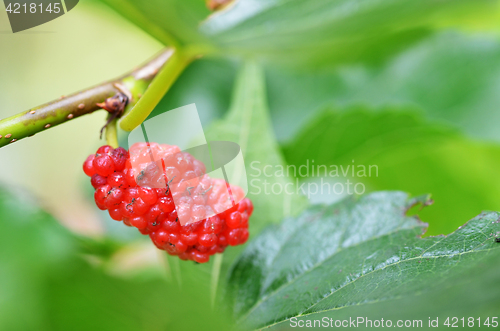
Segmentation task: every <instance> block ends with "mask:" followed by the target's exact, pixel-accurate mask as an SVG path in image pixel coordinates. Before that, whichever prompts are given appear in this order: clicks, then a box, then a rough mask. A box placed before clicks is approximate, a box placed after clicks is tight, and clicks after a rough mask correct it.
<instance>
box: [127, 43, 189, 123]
mask: <svg viewBox="0 0 500 331" xmlns="http://www.w3.org/2000/svg"><path fill="white" fill-rule="evenodd" d="M193 58H194V57H193V56H191V55H186V53H185V52H181V51H179V50H175V51H174V50H172V56H171V57H170V60H169V61H168V62H167V63H165V65H164V66H163V67H162V68H161V70H160V72H159V73H158V75H156V77H155V78H154V79H153V81H152V82H151V84H149V87H148V89H147V90H146V93H145V94H144V95H143V96H142V97H141V98H140V99H139V101H138V102H137V104H135V105H134V106H133V107H131V108H132V109H130V110H128V111H127V110H126V111H125V114H124V115H123V116H122V117H121V118H120V120H119V124H120V128H121V129H123V130H125V131H132V130H133V129H135V128H136V127H138V126H139V125H140V124H141V123H142V122H144V121H145V120H146V118H147V117H148V116H149V114H151V112H152V111H153V109H154V108H155V107H156V105H157V104H158V103H159V102H160V100H161V99H162V98H163V96H164V95H165V93H167V91H168V90H169V89H170V87H171V86H172V84H173V83H174V82H175V81H176V80H177V77H179V75H180V74H181V73H182V71H183V70H184V69H185V68H186V67H187V65H188V64H189V63H191V61H192V60H193Z"/></svg>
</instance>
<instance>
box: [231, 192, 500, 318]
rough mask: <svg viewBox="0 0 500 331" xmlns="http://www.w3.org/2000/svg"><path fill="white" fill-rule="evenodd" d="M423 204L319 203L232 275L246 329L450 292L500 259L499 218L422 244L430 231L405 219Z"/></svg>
mask: <svg viewBox="0 0 500 331" xmlns="http://www.w3.org/2000/svg"><path fill="white" fill-rule="evenodd" d="M419 201H420V202H421V201H422V199H416V200H409V199H408V197H407V195H406V194H404V193H401V192H377V193H372V194H369V195H366V196H362V197H361V198H359V199H355V198H352V197H350V198H347V199H345V200H343V201H341V202H338V203H336V204H333V205H330V206H325V205H315V206H312V207H311V208H309V209H308V210H307V211H305V212H304V213H303V214H302V215H300V216H299V217H297V218H289V219H287V220H285V221H284V222H283V223H282V224H281V225H274V226H271V227H269V228H268V229H266V230H265V231H264V232H263V233H262V234H261V235H260V236H259V237H258V238H256V239H255V240H254V241H253V242H252V243H251V244H250V245H249V246H248V247H247V249H246V250H245V251H244V253H243V254H242V256H241V258H240V259H239V260H238V261H237V263H236V264H235V266H234V268H233V269H232V271H231V273H230V278H229V289H230V291H229V295H228V296H229V299H230V301H231V303H232V307H233V311H234V314H235V316H236V317H237V318H238V322H239V323H244V324H245V325H246V326H247V327H249V328H263V327H266V326H272V325H278V326H284V325H286V324H285V323H287V321H288V320H289V319H290V318H293V317H301V318H309V319H315V318H316V317H318V316H323V315H325V314H327V315H328V316H331V317H333V318H335V317H336V314H337V312H338V311H342V310H344V309H345V310H346V311H347V313H348V310H349V309H351V308H353V307H354V308H355V307H359V306H361V305H363V306H365V307H367V309H370V307H375V308H374V309H376V307H377V305H380V304H383V303H384V302H386V301H389V300H392V299H397V298H407V297H411V296H414V295H415V294H418V293H422V295H426V293H427V292H428V291H430V290H431V289H435V288H436V287H437V288H440V287H441V288H446V287H447V286H450V285H451V284H450V281H451V280H453V281H455V282H456V281H457V279H459V278H458V277H459V276H460V275H461V274H463V273H468V272H471V271H473V270H474V268H476V267H477V266H478V265H479V264H480V263H481V262H486V261H491V260H490V258H491V257H492V256H495V257H496V258H497V259H496V261H498V257H499V254H500V244H498V243H496V242H495V235H498V234H500V223H499V221H498V219H499V216H500V214H499V213H496V212H486V213H483V214H481V215H479V216H478V217H476V218H474V219H473V220H471V221H469V222H468V223H467V224H465V225H464V226H462V227H461V228H459V229H458V230H457V231H455V232H454V233H452V234H450V235H448V236H439V237H427V238H424V239H422V238H420V235H421V234H422V233H423V232H424V231H425V228H426V224H424V223H422V222H420V221H419V219H418V218H417V217H416V216H406V215H405V214H406V212H407V210H408V208H410V207H411V206H413V205H414V204H415V203H416V202H419ZM446 301H448V300H446ZM495 302H496V304H497V305H498V303H500V299H499V298H498V297H497V298H496V300H495ZM427 304H428V305H431V306H432V305H433V302H427ZM434 307H435V308H438V307H436V306H435V305H434ZM439 308H442V307H441V306H439ZM343 316H346V315H343ZM349 316H353V315H349ZM481 316H484V315H483V314H481Z"/></svg>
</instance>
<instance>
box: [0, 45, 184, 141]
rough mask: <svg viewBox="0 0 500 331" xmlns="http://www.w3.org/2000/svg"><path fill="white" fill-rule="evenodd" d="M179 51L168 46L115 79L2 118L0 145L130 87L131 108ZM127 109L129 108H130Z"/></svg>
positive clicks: (88, 110)
mask: <svg viewBox="0 0 500 331" xmlns="http://www.w3.org/2000/svg"><path fill="white" fill-rule="evenodd" d="M175 53H176V51H175V50H174V49H173V48H166V49H165V50H163V51H162V52H161V53H160V54H158V55H157V56H156V57H154V58H153V59H152V60H150V61H149V62H147V63H146V64H144V65H143V66H141V67H139V68H138V69H136V70H134V71H132V72H131V73H128V74H126V75H124V76H122V77H119V78H117V79H115V80H112V81H109V82H105V83H103V84H100V85H97V86H94V87H91V88H89V89H86V90H83V91H80V92H77V93H75V94H72V95H69V96H62V97H61V98H59V99H58V100H54V101H51V102H48V103H46V104H43V105H41V106H38V107H35V108H32V109H29V110H27V111H24V112H22V113H19V114H17V115H14V116H11V117H9V118H6V119H3V120H1V121H0V147H3V146H5V145H8V144H11V143H14V142H16V141H18V140H20V139H23V138H26V137H29V136H32V135H34V134H36V133H38V132H41V131H44V130H48V129H50V128H52V127H54V126H56V125H59V124H61V123H64V122H67V121H70V120H72V119H75V118H77V117H79V116H82V115H85V114H90V113H92V112H94V111H96V110H98V109H100V107H99V106H97V103H101V102H104V101H105V100H106V99H107V98H109V97H112V96H114V95H115V94H117V93H119V92H122V91H123V89H125V90H127V92H129V94H130V95H132V100H129V105H128V106H127V108H128V109H130V108H132V107H133V106H134V105H135V104H136V103H137V101H138V99H139V98H140V97H141V96H142V94H144V92H145V90H146V89H147V87H148V86H149V85H150V83H151V82H152V81H153V79H154V77H155V76H156V75H157V74H158V72H159V71H160V69H161V68H162V67H163V66H164V65H165V64H167V63H169V62H170V61H171V59H172V58H174V59H175V57H173V55H174V54H175ZM126 111H127V109H126Z"/></svg>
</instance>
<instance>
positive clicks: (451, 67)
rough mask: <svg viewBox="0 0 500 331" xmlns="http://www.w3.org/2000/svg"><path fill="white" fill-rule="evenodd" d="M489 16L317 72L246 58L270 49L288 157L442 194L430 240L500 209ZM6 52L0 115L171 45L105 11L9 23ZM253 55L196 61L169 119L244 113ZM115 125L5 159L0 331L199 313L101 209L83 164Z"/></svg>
mask: <svg viewBox="0 0 500 331" xmlns="http://www.w3.org/2000/svg"><path fill="white" fill-rule="evenodd" d="M111 2H112V1H111ZM201 2H202V1H199V3H201ZM190 3H191V2H190ZM487 3H488V4H487V6H486V7H485V8H481V9H480V10H478V11H474V10H472V11H471V10H468V9H467V7H465V9H463V8H462V9H459V10H457V11H456V12H453V14H452V15H442V16H439V15H437V14H435V13H434V14H433V16H432V17H433V18H435V20H433V21H432V23H430V24H429V25H426V26H425V27H422V26H417V27H416V28H414V29H411V30H409V32H404V33H401V34H396V35H395V36H394V37H393V38H389V39H384V40H382V41H380V40H377V39H376V38H373V39H374V40H375V41H376V43H374V44H370V43H369V42H367V43H366V44H365V46H364V47H360V46H359V45H357V44H355V43H353V45H351V46H350V45H349V43H347V44H346V43H341V42H338V46H339V47H338V48H337V49H336V50H337V51H336V52H331V53H327V54H324V56H322V57H318V56H317V55H315V57H314V59H313V60H312V62H310V63H306V64H303V63H302V62H303V61H302V60H303V59H302V57H301V56H298V59H294V56H295V55H301V54H302V53H301V51H300V49H299V50H297V49H294V48H293V47H292V48H291V50H290V54H291V55H290V56H286V55H285V56H284V55H282V54H281V55H280V54H279V52H278V54H275V53H272V52H271V51H269V48H266V47H267V45H266V44H265V43H258V42H256V43H255V44H252V43H251V42H249V43H248V45H247V46H244V47H242V51H241V54H243V55H245V56H246V55H248V54H247V53H249V52H251V51H249V50H251V49H252V48H255V49H257V50H260V51H261V54H260V55H259V56H258V57H259V59H260V60H261V61H262V63H263V65H264V69H265V74H266V84H267V98H268V105H269V107H268V108H269V116H270V118H271V120H272V127H273V132H274V135H275V136H276V139H277V142H278V143H279V147H280V150H281V153H282V156H283V158H284V160H285V161H286V162H287V163H288V164H292V165H296V166H300V165H302V164H305V163H306V162H307V160H315V163H316V164H325V165H331V164H336V165H348V164H351V163H352V160H354V161H355V164H365V165H373V164H374V165H377V166H378V168H379V176H378V177H372V178H354V179H353V180H355V181H361V182H363V183H364V184H365V185H366V187H367V189H368V191H375V190H402V191H406V192H409V193H410V194H411V195H414V196H416V195H420V194H425V193H431V194H432V196H433V198H434V200H435V205H434V206H432V207H429V208H425V209H424V210H422V211H421V212H419V215H420V217H421V218H422V220H424V221H425V222H428V223H429V224H430V227H429V231H428V234H429V235H437V234H446V233H449V232H451V231H453V230H454V229H455V228H457V227H458V226H459V225H461V224H463V223H465V222H466V221H467V220H469V219H470V218H472V217H474V216H475V215H477V214H479V213H480V212H481V211H482V210H500V171H498V169H499V165H500V130H498V127H499V125H500V111H499V105H500V92H499V91H500V35H499V32H500V5H499V3H498V2H497V1H490V2H487ZM196 6H197V8H198V7H199V5H196ZM396 23H397V24H400V25H399V26H398V25H397V24H396V26H395V27H394V30H398V29H399V28H401V29H402V30H403V28H404V27H405V24H406V23H405V22H404V21H399V22H396ZM356 24H358V25H359V29H362V28H363V24H364V23H363V24H362V23H359V22H357V21H356V22H354V23H353V26H354V30H356ZM405 31H406V30H405ZM323 33H324V36H325V38H326V39H328V36H329V33H330V32H329V31H328V30H325V31H324V32H323ZM299 35H300V34H299ZM367 40H368V41H370V40H371V39H370V38H367ZM271 41H272V39H271ZM297 43H301V40H297ZM0 45H1V46H0V47H1V51H0V118H5V117H8V116H11V115H14V114H15V113H18V112H20V111H23V110H26V109H29V108H31V107H33V106H36V105H39V104H42V103H45V102H47V101H50V100H53V99H57V98H58V97H59V96H61V95H65V94H70V93H73V92H75V91H78V90H81V89H84V88H86V87H89V86H92V85H95V84H97V83H99V82H102V81H105V80H108V79H112V78H114V77H117V76H119V75H121V74H123V73H124V72H127V71H129V70H130V69H132V68H134V67H135V66H137V65H139V64H141V63H142V62H144V61H146V60H147V59H148V58H150V57H152V56H153V55H154V54H155V53H157V52H158V51H160V50H161V49H162V47H163V45H162V44H161V43H160V42H159V41H158V40H156V39H155V38H153V37H152V36H150V35H149V34H148V33H146V32H144V31H143V30H141V29H140V28H138V27H137V26H136V25H134V24H133V23H131V22H130V21H129V20H127V19H125V18H124V17H123V16H121V15H119V14H118V13H117V12H116V11H115V10H113V9H111V7H108V5H107V4H105V3H103V2H99V1H94V0H84V1H81V2H80V3H79V4H78V6H77V7H76V8H75V9H74V10H72V11H71V12H70V13H68V14H67V15H63V16H62V17H60V18H58V19H56V20H54V21H51V22H48V23H46V24H44V25H41V26H39V27H36V28H33V29H30V30H27V31H24V32H20V33H16V34H12V33H11V30H10V26H9V23H8V19H7V14H6V13H5V11H3V10H0ZM335 45H336V44H335V43H333V44H332V46H331V47H335ZM259 47H260V48H259ZM284 53H286V49H284ZM241 54H238V53H237V52H236V53H231V54H230V55H229V56H222V57H221V56H213V57H210V56H209V57H207V58H205V59H201V60H199V61H197V62H195V63H193V64H192V65H191V66H190V67H189V68H188V69H187V70H186V71H185V72H184V73H183V74H182V76H181V77H180V78H179V80H178V82H176V83H175V85H174V86H173V88H172V90H171V91H170V92H169V93H168V95H167V96H166V97H165V98H164V99H163V100H162V102H161V103H160V105H159V107H158V109H157V110H155V111H156V112H161V111H164V110H168V109H173V108H176V107H180V106H184V105H187V104H190V103H196V105H197V108H198V111H199V113H200V117H201V120H202V124H203V126H204V128H206V129H207V130H208V129H209V128H210V126H211V124H212V123H213V122H214V121H216V120H218V119H221V118H223V116H224V114H225V113H226V112H227V110H228V109H229V107H230V102H231V94H232V91H233V84H234V80H235V75H236V72H237V68H238V67H239V64H240V62H239V57H238V55H241ZM304 54H306V53H304ZM307 54H308V53H307ZM292 55H293V56H292ZM280 56H281V57H282V58H280ZM276 58H278V60H276ZM294 61H295V62H294ZM295 63H300V65H295ZM104 121H105V113H104V112H96V113H94V114H91V115H87V116H84V117H82V118H79V119H78V120H75V121H70V122H68V123H67V124H65V125H61V126H58V127H55V128H53V129H51V130H48V131H46V132H42V133H39V134H37V135H36V136H35V137H33V138H28V139H24V140H22V141H19V142H16V143H15V144H12V145H8V146H6V147H4V148H2V149H1V150H0V182H1V185H2V187H3V188H2V193H1V194H0V197H1V199H0V200H1V202H0V220H1V224H0V228H1V230H2V234H0V238H1V239H0V249H1V250H2V253H1V254H0V265H2V267H1V269H0V329H4V330H28V329H37V330H41V329H68V328H69V327H71V329H73V330H77V329H82V330H83V329H88V328H89V327H92V328H96V329H103V330H111V329H114V328H115V327H117V326H119V327H120V328H121V329H122V330H138V329H144V330H145V329H147V330H156V329H163V327H164V326H165V325H170V326H173V325H176V324H175V323H179V321H178V320H176V319H175V315H178V314H181V315H182V314H184V313H186V312H184V311H182V312H181V313H179V312H178V311H177V310H176V309H181V308H179V307H177V306H175V305H174V306H173V308H171V309H170V308H169V309H170V310H169V311H168V313H165V309H163V308H162V309H160V307H163V306H165V305H166V303H165V302H166V301H167V300H166V298H168V297H169V296H172V293H175V289H171V290H170V289H169V287H168V286H169V285H168V281H165V279H167V280H168V278H169V274H170V272H171V270H170V269H165V265H164V263H165V261H164V257H163V256H161V255H160V254H159V253H158V252H156V251H155V249H153V248H152V245H149V244H148V242H147V239H145V238H142V237H141V236H140V235H138V234H137V233H135V232H132V230H131V229H127V228H125V227H123V226H121V225H120V224H118V223H116V222H113V221H111V220H110V219H109V218H108V217H107V216H106V215H105V214H103V213H102V212H100V211H98V210H97V208H95V206H94V205H93V201H92V190H91V187H90V185H89V183H88V179H87V178H86V177H85V176H84V174H83V172H82V170H81V165H82V162H83V160H84V159H85V157H86V156H87V155H88V154H90V153H93V152H94V151H95V150H96V149H97V148H98V146H100V145H102V144H104V141H100V140H99V130H100V128H101V127H102V125H103V124H104ZM299 180H300V181H306V182H311V181H318V180H319V177H315V178H299ZM339 198H341V197H339V196H336V195H334V194H330V195H326V194H322V195H315V196H313V197H312V202H332V201H336V200H338V199H339ZM39 207H40V208H41V209H40V208H39ZM256 208H258V206H257V207H256ZM277 208H281V206H277ZM42 209H43V211H42ZM49 214H50V215H53V217H52V216H50V215H49ZM55 221H57V222H58V223H60V224H62V226H61V227H58V226H55V225H54V224H53V223H54V222H55ZM68 230H69V231H68ZM82 247H84V248H83V252H84V256H85V258H84V259H76V258H75V256H74V254H73V253H74V252H79V254H80V253H81V252H82ZM80 255H81V254H80ZM103 261H105V262H103ZM207 270H210V269H203V270H201V271H199V272H201V273H206V272H208V271H207ZM165 284H167V285H165ZM167 289H169V290H167ZM192 290H193V291H194V292H196V286H194V287H193V289H192ZM169 291H174V292H169ZM186 300H187V301H188V302H189V300H191V299H189V298H188V299H186ZM200 300H204V299H200ZM207 300H208V299H207ZM194 301H196V300H194ZM181 310H182V309H181ZM186 314H188V313H186ZM89 316H94V319H90V320H89V318H88V317H89ZM196 322H197V321H190V323H196ZM219 322H220V323H222V322H221V321H220V319H219V318H218V319H217V323H219ZM214 323H215V322H214ZM182 325H183V326H182V327H186V325H187V324H185V323H184V324H182ZM179 329H180V327H179Z"/></svg>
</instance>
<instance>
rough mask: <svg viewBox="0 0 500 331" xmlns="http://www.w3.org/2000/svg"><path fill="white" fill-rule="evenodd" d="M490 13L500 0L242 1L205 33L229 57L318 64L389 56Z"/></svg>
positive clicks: (215, 18) (205, 28) (204, 26)
mask: <svg viewBox="0 0 500 331" xmlns="http://www.w3.org/2000/svg"><path fill="white" fill-rule="evenodd" d="M488 11H490V12H491V11H495V12H498V8H497V7H496V2H494V1H489V0H486V1H470V0H459V1H457V0H446V1H433V0H421V1H407V0H383V1H352V0H337V1H329V0H309V1H300V0H275V1H266V0H239V1H236V2H235V4H234V5H233V6H232V7H230V8H229V9H227V10H223V11H222V12H220V13H216V14H214V15H212V16H211V17H210V18H209V19H207V20H206V21H205V22H204V23H203V24H202V31H203V32H204V33H205V34H207V35H208V36H209V37H210V38H211V41H212V42H213V43H214V44H216V45H217V46H218V47H219V48H220V49H221V51H222V52H223V53H225V54H227V53H236V54H244V55H249V54H250V55H259V56H262V57H267V58H270V59H272V60H274V61H275V62H278V63H280V64H283V63H291V64H295V65H296V64H297V63H298V62H304V61H306V62H309V63H311V64H312V65H314V66H318V65H321V64H323V63H339V62H353V61H357V60H360V59H367V58H368V59H373V58H375V57H381V56H382V57H384V56H386V55H387V54H391V53H393V52H394V51H397V50H400V49H402V48H404V47H406V46H407V45H408V44H411V43H412V42H414V41H415V40H418V39H419V38H421V37H423V36H425V35H427V34H428V33H430V32H431V31H433V30H434V29H435V28H436V27H438V26H439V25H442V23H441V22H442V21H446V22H447V23H448V24H451V22H455V21H456V20H457V19H456V16H458V17H461V16H463V13H464V12H465V13H467V18H468V19H469V20H474V19H478V18H480V17H482V15H483V14H484V13H486V12H488ZM455 23H457V22H455Z"/></svg>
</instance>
